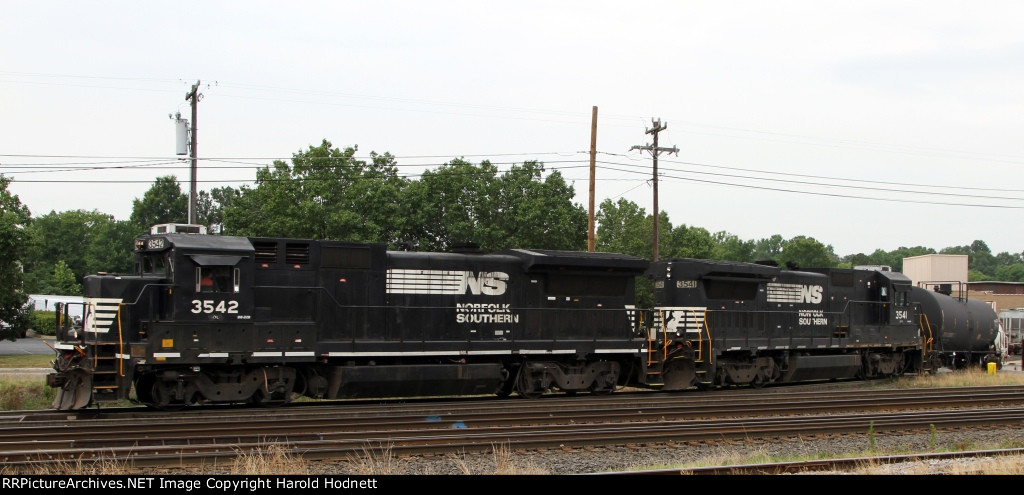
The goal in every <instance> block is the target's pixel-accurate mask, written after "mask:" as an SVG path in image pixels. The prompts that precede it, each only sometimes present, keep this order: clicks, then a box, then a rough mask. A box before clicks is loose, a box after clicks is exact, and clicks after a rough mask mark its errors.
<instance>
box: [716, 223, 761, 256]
mask: <svg viewBox="0 0 1024 495" xmlns="http://www.w3.org/2000/svg"><path fill="white" fill-rule="evenodd" d="M712 240H713V241H714V243H715V250H714V254H713V255H712V256H711V258H712V259H716V260H727V261H742V262H751V261H754V241H744V240H742V239H740V238H739V237H737V236H735V235H733V234H730V233H728V232H726V231H724V230H723V231H720V232H715V233H714V234H713V235H712Z"/></svg>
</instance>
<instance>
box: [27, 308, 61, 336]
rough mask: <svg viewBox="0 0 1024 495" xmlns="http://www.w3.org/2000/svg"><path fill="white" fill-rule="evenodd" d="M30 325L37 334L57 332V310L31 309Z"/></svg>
mask: <svg viewBox="0 0 1024 495" xmlns="http://www.w3.org/2000/svg"><path fill="white" fill-rule="evenodd" d="M30 327H31V328H32V329H33V330H35V331H36V333H38V334H42V335H56V334H57V312H56V311H33V312H32V324H31V325H30Z"/></svg>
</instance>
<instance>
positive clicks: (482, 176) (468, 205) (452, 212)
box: [405, 159, 501, 251]
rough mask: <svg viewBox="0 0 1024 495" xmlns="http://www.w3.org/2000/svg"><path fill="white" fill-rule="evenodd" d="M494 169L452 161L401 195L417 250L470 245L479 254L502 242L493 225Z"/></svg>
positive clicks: (495, 205) (495, 207) (497, 189)
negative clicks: (473, 246)
mask: <svg viewBox="0 0 1024 495" xmlns="http://www.w3.org/2000/svg"><path fill="white" fill-rule="evenodd" d="M499 195H500V186H499V184H498V168H497V167H495V166H494V165H491V163H490V162H489V161H483V162H481V163H480V164H479V165H474V164H472V163H470V162H467V161H465V160H462V159H456V160H452V161H451V162H448V163H446V164H444V165H442V166H440V167H438V168H437V169H436V170H433V171H431V170H428V171H425V172H424V173H423V175H422V176H421V177H420V180H418V181H415V182H413V183H411V184H409V187H408V188H407V190H406V194H405V198H406V201H405V205H406V213H407V215H408V221H407V222H408V223H407V227H408V229H407V233H408V239H409V240H413V242H415V243H416V244H417V245H418V249H419V250H421V251H445V250H449V249H451V248H452V247H453V246H455V245H456V244H459V243H465V242H473V243H476V244H477V245H479V246H480V248H481V249H482V250H484V251H490V250H493V249H495V248H496V247H497V246H498V244H499V242H500V238H501V234H500V232H501V231H500V228H499V227H498V225H497V210H498V198H499Z"/></svg>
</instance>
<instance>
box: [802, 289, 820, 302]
mask: <svg viewBox="0 0 1024 495" xmlns="http://www.w3.org/2000/svg"><path fill="white" fill-rule="evenodd" d="M823 290H824V289H823V288H822V287H821V286H820V285H804V286H802V287H800V296H801V297H802V298H803V300H804V302H806V303H811V304H818V303H820V302H821V293H822V291H823Z"/></svg>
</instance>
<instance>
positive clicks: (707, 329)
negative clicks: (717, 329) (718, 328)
mask: <svg viewBox="0 0 1024 495" xmlns="http://www.w3.org/2000/svg"><path fill="white" fill-rule="evenodd" d="M708 311H709V310H707V309H705V310H704V331H705V332H706V333H707V336H708V364H714V360H715V353H714V352H713V350H712V345H713V344H712V342H711V327H709V326H708ZM697 340H698V342H697V346H698V354H697V355H698V356H700V357H701V358H702V359H703V357H704V342H703V341H704V339H697Z"/></svg>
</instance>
